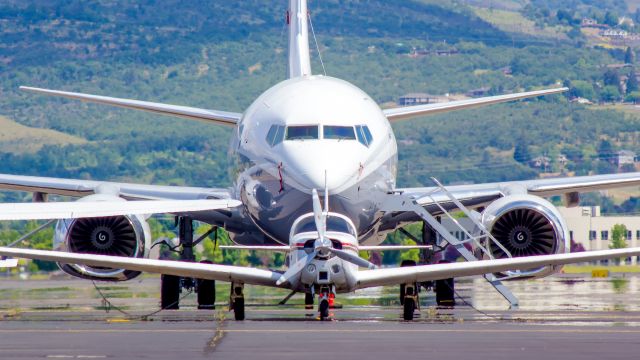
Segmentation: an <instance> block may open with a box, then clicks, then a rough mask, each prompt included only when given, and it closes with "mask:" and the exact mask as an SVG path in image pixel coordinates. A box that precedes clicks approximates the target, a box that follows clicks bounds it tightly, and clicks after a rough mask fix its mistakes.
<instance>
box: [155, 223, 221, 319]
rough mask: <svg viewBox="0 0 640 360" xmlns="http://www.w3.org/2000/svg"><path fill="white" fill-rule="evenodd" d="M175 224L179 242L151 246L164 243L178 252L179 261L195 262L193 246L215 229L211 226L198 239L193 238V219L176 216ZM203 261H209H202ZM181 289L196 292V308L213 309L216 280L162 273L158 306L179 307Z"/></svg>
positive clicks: (167, 308)
mask: <svg viewBox="0 0 640 360" xmlns="http://www.w3.org/2000/svg"><path fill="white" fill-rule="evenodd" d="M176 224H177V225H178V227H179V228H178V229H179V232H178V233H179V240H180V243H179V244H178V245H177V246H172V244H169V243H168V242H166V241H163V242H158V243H154V245H153V246H155V245H157V244H160V243H164V244H165V245H168V246H169V248H170V250H171V251H174V252H176V253H178V254H180V260H181V261H187V262H195V260H196V257H195V254H194V252H193V247H194V246H196V245H197V244H198V243H200V242H201V241H202V240H204V239H205V238H206V237H207V236H209V235H210V234H211V233H213V232H214V231H216V230H217V228H216V227H213V228H211V230H209V231H207V232H206V233H205V234H204V235H202V236H201V237H200V238H199V239H197V240H195V241H194V240H193V220H192V219H191V218H188V217H182V216H181V217H177V218H176ZM203 263H211V262H210V261H203ZM182 289H186V290H194V291H195V292H196V293H197V294H198V309H205V310H212V309H215V303H216V282H215V281H214V280H205V279H192V278H185V277H180V276H173V275H162V277H161V279H160V306H161V307H162V309H164V310H178V309H180V293H181V292H182Z"/></svg>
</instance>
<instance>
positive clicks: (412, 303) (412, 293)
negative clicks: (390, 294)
mask: <svg viewBox="0 0 640 360" xmlns="http://www.w3.org/2000/svg"><path fill="white" fill-rule="evenodd" d="M403 295H404V296H403V304H402V305H403V311H402V315H403V319H404V320H406V321H411V320H413V315H414V313H415V311H416V309H418V306H419V302H418V286H416V284H415V283H409V284H404V294H403Z"/></svg>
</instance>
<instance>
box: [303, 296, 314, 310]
mask: <svg viewBox="0 0 640 360" xmlns="http://www.w3.org/2000/svg"><path fill="white" fill-rule="evenodd" d="M304 308H305V309H313V294H312V293H310V292H308V293H305V294H304Z"/></svg>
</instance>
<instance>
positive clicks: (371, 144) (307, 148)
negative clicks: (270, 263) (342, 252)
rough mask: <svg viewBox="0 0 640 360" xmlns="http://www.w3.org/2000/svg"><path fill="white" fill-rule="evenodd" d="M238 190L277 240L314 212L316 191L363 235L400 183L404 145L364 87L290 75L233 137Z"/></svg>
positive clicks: (252, 109) (265, 230) (257, 102)
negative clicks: (401, 147) (399, 147)
mask: <svg viewBox="0 0 640 360" xmlns="http://www.w3.org/2000/svg"><path fill="white" fill-rule="evenodd" d="M230 153H231V154H232V155H233V156H234V157H235V161H234V163H235V167H234V168H233V174H232V178H233V179H234V196H235V197H236V198H237V199H240V200H242V202H243V204H244V207H245V208H244V211H245V212H246V215H248V216H249V217H250V218H251V220H252V221H253V222H254V223H255V225H256V226H257V227H258V228H259V229H260V231H261V232H263V233H264V234H265V235H266V236H267V237H268V238H269V239H271V240H273V241H275V242H278V243H282V244H289V231H290V229H291V227H292V225H293V223H294V222H295V221H296V219H298V218H299V217H300V216H302V215H304V214H307V213H309V212H311V211H312V203H311V191H312V189H317V190H318V191H319V192H320V194H321V195H322V196H324V195H325V194H324V193H325V190H328V193H329V210H330V211H332V212H336V213H339V214H343V215H345V216H347V217H348V218H349V219H350V220H351V221H353V223H354V225H355V227H356V230H357V233H358V236H360V237H361V236H364V235H366V234H367V233H368V232H370V231H371V229H372V227H373V225H374V224H375V222H376V221H377V220H378V219H379V216H380V214H379V211H378V204H377V201H376V199H377V198H378V194H385V193H388V192H389V191H392V190H393V189H394V188H395V179H396V170H397V169H396V168H397V144H396V139H395V136H394V134H393V130H392V128H391V125H390V124H389V121H388V120H387V118H386V117H385V116H384V114H383V113H382V111H381V109H380V107H379V106H378V104H377V103H376V102H375V101H374V100H373V99H371V97H370V96H368V95H367V94H366V93H365V92H363V91H362V90H360V89H359V88H357V87H356V86H354V85H352V84H350V83H348V82H346V81H343V80H339V79H335V78H331V77H325V76H303V77H297V78H293V79H289V80H286V81H283V82H281V83H279V84H277V85H275V86H273V87H272V88H270V89H269V90H267V91H265V92H264V93H263V94H262V95H261V96H260V97H258V98H257V99H256V100H255V101H254V102H253V104H252V105H251V106H250V107H249V108H248V109H247V111H246V112H245V113H244V116H243V118H242V119H241V121H240V122H239V124H238V127H237V129H236V131H235V133H234V136H233V138H232V142H231V148H230Z"/></svg>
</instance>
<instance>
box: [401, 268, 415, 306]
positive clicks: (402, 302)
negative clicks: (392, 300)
mask: <svg viewBox="0 0 640 360" xmlns="http://www.w3.org/2000/svg"><path fill="white" fill-rule="evenodd" d="M406 266H416V262H415V261H413V260H402V262H401V263H400V267H406ZM400 305H404V284H400Z"/></svg>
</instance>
